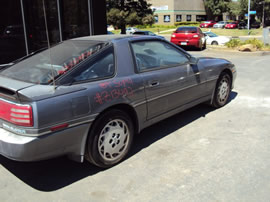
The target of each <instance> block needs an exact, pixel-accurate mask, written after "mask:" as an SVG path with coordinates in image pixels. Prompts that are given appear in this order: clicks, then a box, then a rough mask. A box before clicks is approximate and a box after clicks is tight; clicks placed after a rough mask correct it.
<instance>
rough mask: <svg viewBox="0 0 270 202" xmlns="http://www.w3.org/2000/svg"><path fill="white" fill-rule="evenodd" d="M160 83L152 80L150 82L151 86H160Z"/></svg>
mask: <svg viewBox="0 0 270 202" xmlns="http://www.w3.org/2000/svg"><path fill="white" fill-rule="evenodd" d="M158 85H159V82H158V81H152V82H150V87H155V86H158Z"/></svg>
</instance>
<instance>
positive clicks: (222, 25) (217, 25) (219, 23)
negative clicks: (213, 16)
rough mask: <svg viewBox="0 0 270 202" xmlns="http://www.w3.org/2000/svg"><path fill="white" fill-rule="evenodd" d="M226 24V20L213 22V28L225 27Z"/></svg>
mask: <svg viewBox="0 0 270 202" xmlns="http://www.w3.org/2000/svg"><path fill="white" fill-rule="evenodd" d="M227 24H228V22H227V21H219V22H218V23H216V24H214V26H213V28H225V26H226V25H227Z"/></svg>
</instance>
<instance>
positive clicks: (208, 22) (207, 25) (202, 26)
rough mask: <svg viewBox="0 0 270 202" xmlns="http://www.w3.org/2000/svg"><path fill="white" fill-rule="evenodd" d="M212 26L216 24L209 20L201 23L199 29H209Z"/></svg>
mask: <svg viewBox="0 0 270 202" xmlns="http://www.w3.org/2000/svg"><path fill="white" fill-rule="evenodd" d="M214 24H216V22H215V21H213V20H210V21H205V22H203V23H201V24H200V28H209V27H213V26H214Z"/></svg>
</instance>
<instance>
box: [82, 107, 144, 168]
mask: <svg viewBox="0 0 270 202" xmlns="http://www.w3.org/2000/svg"><path fill="white" fill-rule="evenodd" d="M111 110H120V111H123V112H125V113H126V114H127V115H128V116H129V117H130V118H131V121H132V123H133V127H134V135H135V134H137V133H139V130H140V129H139V122H138V116H137V113H136V111H135V109H134V108H133V107H132V106H130V105H129V104H116V105H113V106H110V107H108V108H106V109H104V110H103V111H102V112H101V113H99V115H98V116H97V117H96V118H95V120H94V121H93V123H92V124H91V127H90V128H89V130H88V134H87V137H86V139H85V142H84V144H83V148H84V149H83V154H82V156H83V157H82V160H81V162H82V161H83V160H84V159H85V158H86V159H87V160H88V161H89V162H91V163H93V164H95V165H97V166H99V164H98V163H97V162H96V161H95V160H94V159H93V158H92V157H91V155H89V154H87V150H88V148H87V143H88V141H89V138H90V135H91V131H92V130H93V126H94V125H95V124H96V122H97V121H98V120H99V118H100V117H102V116H103V114H106V113H108V112H110V111H111ZM88 152H89V153H90V152H91V151H89V150H88Z"/></svg>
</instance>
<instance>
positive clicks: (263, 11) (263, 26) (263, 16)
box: [262, 1, 265, 28]
mask: <svg viewBox="0 0 270 202" xmlns="http://www.w3.org/2000/svg"><path fill="white" fill-rule="evenodd" d="M264 6H265V1H263V15H262V27H263V28H264Z"/></svg>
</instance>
